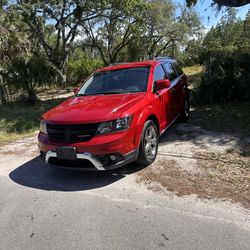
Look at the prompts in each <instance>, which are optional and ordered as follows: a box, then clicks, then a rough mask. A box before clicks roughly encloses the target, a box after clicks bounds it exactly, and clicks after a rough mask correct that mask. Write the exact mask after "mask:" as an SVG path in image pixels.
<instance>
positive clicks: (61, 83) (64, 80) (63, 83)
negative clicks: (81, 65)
mask: <svg viewBox="0 0 250 250" xmlns="http://www.w3.org/2000/svg"><path fill="white" fill-rule="evenodd" d="M57 73H58V80H59V86H60V87H62V88H63V89H65V88H66V83H67V76H66V74H65V70H64V69H57Z"/></svg>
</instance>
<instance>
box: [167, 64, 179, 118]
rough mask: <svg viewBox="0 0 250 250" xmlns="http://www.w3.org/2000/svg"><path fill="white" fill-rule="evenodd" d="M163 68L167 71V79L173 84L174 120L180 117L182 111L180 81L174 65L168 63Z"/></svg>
mask: <svg viewBox="0 0 250 250" xmlns="http://www.w3.org/2000/svg"><path fill="white" fill-rule="evenodd" d="M163 67H164V69H165V71H166V74H167V77H168V79H169V80H170V82H171V89H170V92H171V99H172V102H171V107H170V108H171V109H172V113H173V120H174V119H175V118H176V117H177V116H178V114H179V112H180V109H179V91H180V86H179V81H178V77H177V74H176V71H175V69H174V68H173V66H172V64H171V63H169V62H167V63H164V64H163Z"/></svg>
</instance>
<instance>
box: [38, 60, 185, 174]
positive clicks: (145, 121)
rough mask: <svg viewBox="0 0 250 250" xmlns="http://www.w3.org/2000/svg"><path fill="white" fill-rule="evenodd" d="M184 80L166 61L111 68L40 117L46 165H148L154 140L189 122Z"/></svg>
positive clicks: (103, 167) (84, 167)
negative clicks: (175, 125) (180, 122)
mask: <svg viewBox="0 0 250 250" xmlns="http://www.w3.org/2000/svg"><path fill="white" fill-rule="evenodd" d="M188 93H189V92H188V87H187V78H186V76H185V74H184V73H183V71H182V69H181V67H180V66H179V65H178V64H177V63H176V61H174V60H173V59H171V58H158V59H156V60H150V61H140V62H131V63H122V64H118V65H111V66H109V67H105V68H102V69H99V70H97V71H96V72H95V73H93V74H92V75H91V76H90V77H89V78H88V79H87V80H86V81H85V82H84V83H83V84H82V86H81V87H80V88H78V89H77V90H76V91H75V95H74V96H73V97H71V98H69V99H68V100H66V101H64V102H63V103H62V104H60V105H59V106H57V107H55V108H53V109H51V110H50V111H48V112H46V113H44V114H43V115H42V118H41V124H40V133H39V136H38V140H39V148H40V151H41V154H42V155H43V156H44V158H45V162H46V163H49V164H52V165H54V166H59V167H62V168H70V169H79V170H80V169H81V170H109V169H114V168H118V167H121V166H123V165H125V164H127V163H129V162H133V161H137V162H138V163H140V164H143V165H148V164H151V163H152V162H153V161H154V160H155V158H156V155H157V150H158V139H159V136H160V135H161V134H162V133H163V132H164V131H165V130H166V129H167V128H168V127H169V126H170V125H171V124H172V123H173V122H174V121H175V120H176V119H177V118H180V119H181V120H186V119H187V118H188V116H189V94H188Z"/></svg>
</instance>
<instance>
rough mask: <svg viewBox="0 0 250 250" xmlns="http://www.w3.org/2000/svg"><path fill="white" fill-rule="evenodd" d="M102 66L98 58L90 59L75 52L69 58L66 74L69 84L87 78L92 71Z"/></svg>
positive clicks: (83, 54) (78, 51)
mask: <svg viewBox="0 0 250 250" xmlns="http://www.w3.org/2000/svg"><path fill="white" fill-rule="evenodd" d="M102 66H103V61H102V60H101V59H99V58H92V57H90V56H88V55H86V54H85V53H83V52H81V51H80V50H77V51H76V52H75V53H74V55H73V56H72V57H71V58H70V60H69V62H68V65H67V69H66V73H67V76H68V81H69V82H70V83H71V84H79V82H80V81H81V80H82V79H84V78H86V77H88V76H89V75H90V74H91V73H92V72H93V71H95V70H96V69H98V68H101V67H102Z"/></svg>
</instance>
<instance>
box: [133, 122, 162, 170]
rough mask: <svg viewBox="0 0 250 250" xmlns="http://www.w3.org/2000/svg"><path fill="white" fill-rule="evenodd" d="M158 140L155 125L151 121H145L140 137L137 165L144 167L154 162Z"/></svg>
mask: <svg viewBox="0 0 250 250" xmlns="http://www.w3.org/2000/svg"><path fill="white" fill-rule="evenodd" d="M158 138H159V136H158V131H157V128H156V126H155V123H154V122H153V121H151V120H149V121H147V122H146V123H145V124H144V127H143V130H142V135H141V142H140V148H139V154H138V159H137V162H138V163H139V164H141V165H145V166H146V165H149V164H151V163H152V162H153V161H154V160H155V158H156V156H157V151H158Z"/></svg>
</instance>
